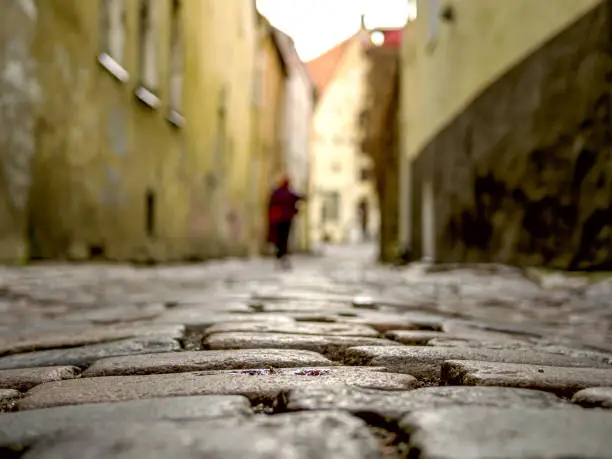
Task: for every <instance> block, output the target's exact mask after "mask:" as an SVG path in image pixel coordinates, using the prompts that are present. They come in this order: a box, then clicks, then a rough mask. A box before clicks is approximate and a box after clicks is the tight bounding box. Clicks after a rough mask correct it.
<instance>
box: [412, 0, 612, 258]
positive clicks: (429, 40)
mask: <svg viewBox="0 0 612 459" xmlns="http://www.w3.org/2000/svg"><path fill="white" fill-rule="evenodd" d="M611 17H612V5H611V2H610V1H602V0H581V1H576V0H554V1H548V0H540V1H535V0H513V1H491V0H470V1H459V0H447V1H444V2H439V1H425V0H420V1H419V2H418V17H417V19H416V21H414V22H411V23H409V24H408V25H407V27H406V31H405V32H406V33H405V36H404V47H403V50H402V60H401V94H402V100H401V104H402V107H401V117H400V123H401V129H400V132H401V133H402V145H403V152H404V158H405V162H406V163H407V164H408V167H403V169H404V171H405V172H404V174H403V176H402V181H403V182H404V183H406V184H408V186H407V191H409V194H408V193H406V195H401V198H400V199H401V201H402V203H403V205H402V209H403V210H402V213H401V214H400V221H401V222H405V223H407V224H406V225H405V226H403V227H402V231H401V233H402V234H401V238H402V240H403V241H404V242H405V243H406V244H408V246H410V247H411V249H412V250H413V252H414V255H415V256H416V257H425V258H429V259H433V260H436V261H470V262H489V261H493V262H504V263H513V264H518V265H545V266H549V267H554V268H569V269H582V268H606V269H610V268H611V267H612V176H611V172H610V171H611V170H612V159H611V158H612V137H611V132H612V129H611V128H612V121H611V117H612V114H611V110H612V109H611V106H610V97H611V95H610V74H611V73H610V72H611V69H612V56H611V54H610V53H609V52H606V51H605V50H608V51H609V49H610V37H611V36H612V35H611V33H612V24H611V23H610V18H611ZM404 217H405V218H404Z"/></svg>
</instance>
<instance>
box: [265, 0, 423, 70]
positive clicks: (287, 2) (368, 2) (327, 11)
mask: <svg viewBox="0 0 612 459" xmlns="http://www.w3.org/2000/svg"><path fill="white" fill-rule="evenodd" d="M415 4H416V1H415V0H257V8H258V9H259V11H260V12H261V13H262V14H263V15H264V16H266V17H267V18H268V20H269V21H270V22H271V23H272V25H274V26H275V27H277V28H278V29H280V30H282V31H283V32H285V33H286V34H288V35H290V36H291V37H293V40H294V42H295V46H296V48H297V51H298V53H299V54H300V57H301V58H302V59H303V60H304V61H308V60H311V59H314V58H315V57H317V56H318V55H320V54H322V53H324V52H325V51H327V50H328V49H330V48H333V47H334V46H335V45H336V44H338V43H340V42H341V41H343V40H346V39H347V38H349V37H351V36H352V35H353V34H354V33H355V32H357V30H358V29H359V26H360V23H361V15H362V14H365V15H366V26H367V27H368V28H375V27H401V26H403V25H404V24H405V22H406V19H407V18H408V17H414V16H415V15H416V6H415Z"/></svg>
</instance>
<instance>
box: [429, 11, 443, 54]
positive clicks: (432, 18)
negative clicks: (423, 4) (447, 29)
mask: <svg viewBox="0 0 612 459" xmlns="http://www.w3.org/2000/svg"><path fill="white" fill-rule="evenodd" d="M428 2H429V7H428V8H427V26H428V36H427V43H428V44H430V43H434V42H435V41H436V39H437V38H438V35H439V34H440V9H441V6H442V5H441V4H440V3H441V2H440V0H428Z"/></svg>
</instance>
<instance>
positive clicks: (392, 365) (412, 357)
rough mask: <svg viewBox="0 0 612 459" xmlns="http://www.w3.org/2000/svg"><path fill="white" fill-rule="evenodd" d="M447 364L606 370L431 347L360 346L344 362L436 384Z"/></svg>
mask: <svg viewBox="0 0 612 459" xmlns="http://www.w3.org/2000/svg"><path fill="white" fill-rule="evenodd" d="M446 360H479V361H485V362H507V363H527V364H534V365H551V366H567V367H597V366H600V367H607V368H610V367H609V366H608V365H605V364H602V363H601V362H597V361H595V362H594V361H589V360H586V359H581V358H573V357H569V356H563V355H557V354H550V353H543V352H535V351H533V349H529V350H489V349H477V348H468V347H466V348H458V347H431V346H419V347H415V346H360V347H354V348H351V349H348V350H347V351H346V356H345V362H346V363H348V364H352V365H372V366H377V367H378V366H380V367H385V368H388V369H389V370H390V371H394V372H397V373H407V374H411V375H413V376H416V377H417V378H422V379H430V380H437V379H438V378H439V376H440V369H441V366H442V363H443V362H444V361H446Z"/></svg>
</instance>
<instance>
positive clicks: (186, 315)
mask: <svg viewBox="0 0 612 459" xmlns="http://www.w3.org/2000/svg"><path fill="white" fill-rule="evenodd" d="M254 321H257V322H272V323H279V322H280V323H291V322H294V319H292V318H291V317H288V316H287V315H285V314H244V313H234V314H232V313H228V312H219V311H210V310H206V309H203V308H193V307H190V308H176V309H170V310H169V311H167V312H165V313H163V314H161V315H160V316H158V317H157V318H155V319H154V320H153V322H155V323H158V324H159V323H162V324H181V325H184V326H186V327H187V328H188V329H189V330H193V331H203V330H205V329H206V328H208V327H211V326H213V325H216V324H220V323H224V322H254Z"/></svg>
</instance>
